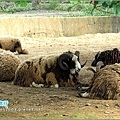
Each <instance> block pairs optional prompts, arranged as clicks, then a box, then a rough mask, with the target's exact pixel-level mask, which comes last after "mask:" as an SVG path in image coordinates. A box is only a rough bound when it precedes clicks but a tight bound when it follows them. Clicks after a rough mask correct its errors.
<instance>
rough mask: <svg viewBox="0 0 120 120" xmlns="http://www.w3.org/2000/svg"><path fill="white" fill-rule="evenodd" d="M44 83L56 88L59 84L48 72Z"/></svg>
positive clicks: (53, 75)
mask: <svg viewBox="0 0 120 120" xmlns="http://www.w3.org/2000/svg"><path fill="white" fill-rule="evenodd" d="M46 83H47V85H50V87H55V88H58V87H59V84H58V82H57V80H56V78H55V74H54V73H52V72H50V73H48V74H47V75H46Z"/></svg>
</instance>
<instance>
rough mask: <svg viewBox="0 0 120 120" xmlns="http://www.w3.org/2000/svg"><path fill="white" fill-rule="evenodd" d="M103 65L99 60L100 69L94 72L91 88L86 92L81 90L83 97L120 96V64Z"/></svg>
mask: <svg viewBox="0 0 120 120" xmlns="http://www.w3.org/2000/svg"><path fill="white" fill-rule="evenodd" d="M101 65H103V62H102V61H99V62H98V66H97V67H98V69H97V71H96V72H95V71H94V70H92V71H93V72H94V76H93V78H92V80H91V84H90V86H89V88H88V89H87V90H86V91H85V92H83V93H82V92H81V93H80V94H79V95H80V96H81V97H88V98H93V99H107V100H110V99H112V100H114V99H119V98H120V64H119V63H115V64H113V65H106V66H105V67H104V68H102V69H100V68H101Z"/></svg>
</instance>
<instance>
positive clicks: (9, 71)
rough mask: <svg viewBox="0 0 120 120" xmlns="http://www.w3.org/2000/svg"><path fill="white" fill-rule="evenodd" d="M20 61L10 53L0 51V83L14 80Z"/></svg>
mask: <svg viewBox="0 0 120 120" xmlns="http://www.w3.org/2000/svg"><path fill="white" fill-rule="evenodd" d="M19 64H20V60H19V58H18V57H17V56H15V55H14V54H13V53H11V52H10V51H5V50H3V49H0V81H11V80H13V79H14V76H15V71H16V69H17V67H18V65H19Z"/></svg>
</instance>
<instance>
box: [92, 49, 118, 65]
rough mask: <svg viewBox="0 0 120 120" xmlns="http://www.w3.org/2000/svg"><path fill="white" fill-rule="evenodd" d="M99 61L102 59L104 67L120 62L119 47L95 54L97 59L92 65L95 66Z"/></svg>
mask: <svg viewBox="0 0 120 120" xmlns="http://www.w3.org/2000/svg"><path fill="white" fill-rule="evenodd" d="M99 61H102V62H103V63H104V65H103V66H102V67H105V66H106V65H111V64H114V63H120V51H119V50H118V49H117V48H114V49H113V50H106V51H103V52H98V53H97V54H96V55H95V59H94V60H93V62H92V64H91V66H93V67H95V66H96V64H97V62H99Z"/></svg>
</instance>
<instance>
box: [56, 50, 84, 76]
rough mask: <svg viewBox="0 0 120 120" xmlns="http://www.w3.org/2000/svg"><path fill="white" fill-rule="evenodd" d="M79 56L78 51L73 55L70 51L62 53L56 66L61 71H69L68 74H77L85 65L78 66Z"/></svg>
mask: <svg viewBox="0 0 120 120" xmlns="http://www.w3.org/2000/svg"><path fill="white" fill-rule="evenodd" d="M79 55H80V53H79V51H76V52H75V53H72V52H70V51H69V52H66V53H63V54H62V55H61V56H60V57H59V59H58V64H59V66H60V67H61V68H62V69H63V70H69V71H70V74H72V75H74V74H77V73H78V72H79V71H80V70H81V68H82V67H84V65H85V64H86V63H84V65H81V64H80V60H79Z"/></svg>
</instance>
